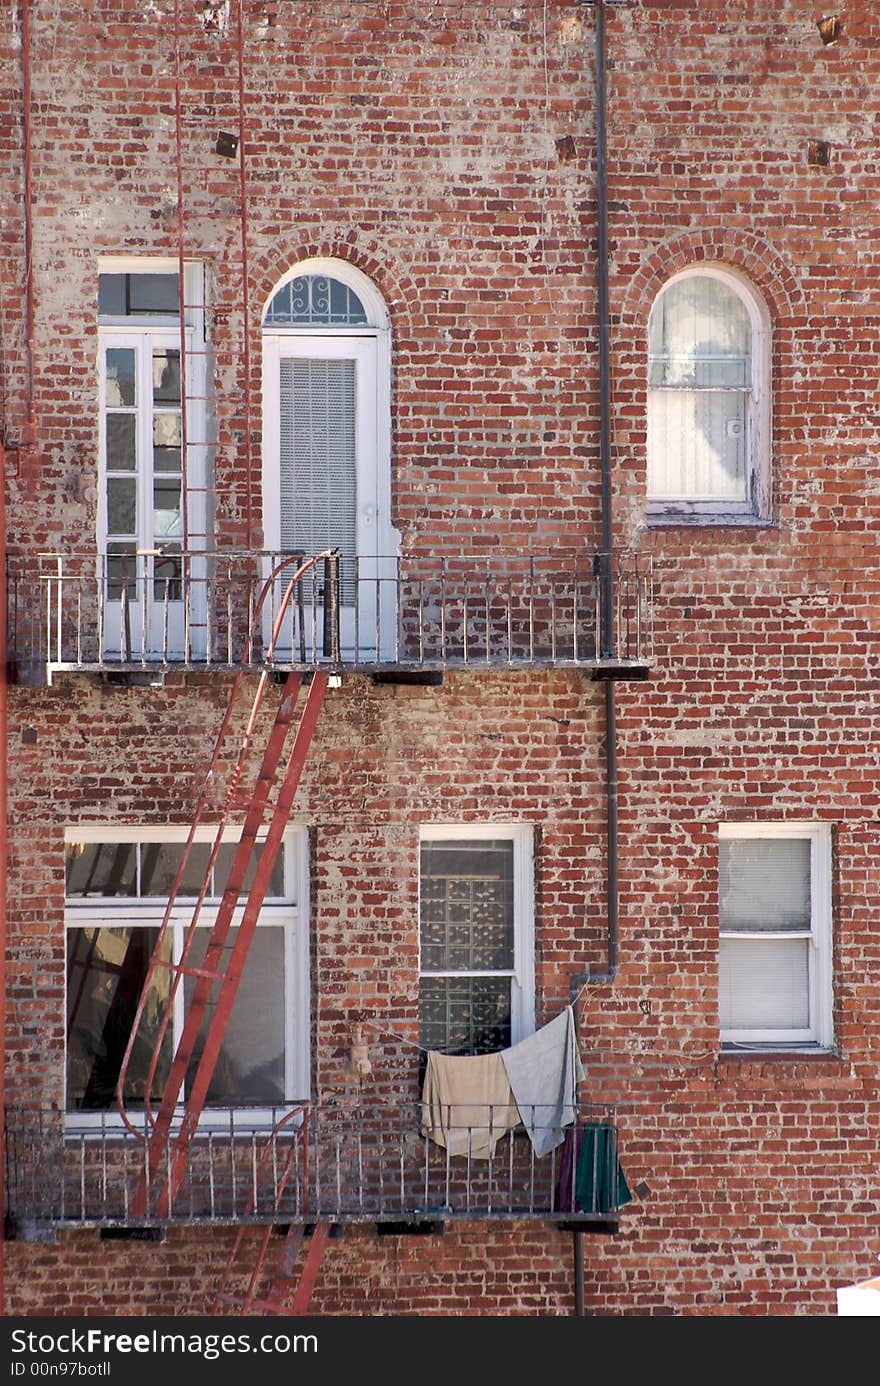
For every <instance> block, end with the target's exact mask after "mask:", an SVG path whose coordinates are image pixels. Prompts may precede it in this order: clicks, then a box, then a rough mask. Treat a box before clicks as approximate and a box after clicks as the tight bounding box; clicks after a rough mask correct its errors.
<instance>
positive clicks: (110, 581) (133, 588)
mask: <svg viewBox="0 0 880 1386" xmlns="http://www.w3.org/2000/svg"><path fill="white" fill-rule="evenodd" d="M123 587H124V588H125V589H126V596H127V597H128V600H129V601H130V602H136V601H138V600H139V597H140V592H139V590H138V581H137V557H136V555H135V546H134V544H133V543H132V544H108V545H107V598H108V600H109V601H111V602H118V601H119V600H120V599H121V597H122V589H123Z"/></svg>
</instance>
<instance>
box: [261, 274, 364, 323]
mask: <svg viewBox="0 0 880 1386" xmlns="http://www.w3.org/2000/svg"><path fill="white" fill-rule="evenodd" d="M366 321H367V315H366V313H365V312H364V306H363V304H362V303H361V301H360V299H359V298H358V296H357V294H356V293H355V292H354V290H353V289H350V288H349V287H348V285H347V284H342V283H340V281H339V280H337V279H329V278H328V277H327V276H326V275H323V274H303V275H300V276H298V277H297V278H296V279H292V280H290V281H289V283H287V284H284V285H283V286H282V287H281V288H280V289H279V290H278V292H277V293H276V294H275V296H274V297H273V299H272V302H271V303H270V304H269V307H268V309H267V310H266V325H267V326H272V325H273V324H275V325H279V324H283V325H286V326H292V325H294V324H296V325H299V326H306V325H314V326H324V327H330V326H355V325H363V324H365V323H366Z"/></svg>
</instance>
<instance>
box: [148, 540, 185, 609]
mask: <svg viewBox="0 0 880 1386" xmlns="http://www.w3.org/2000/svg"><path fill="white" fill-rule="evenodd" d="M153 596H154V597H155V599H156V601H157V602H164V601H166V600H167V601H169V602H179V601H180V600H181V599H182V597H183V560H182V558H181V557H180V550H179V549H177V548H174V547H171V548H166V549H165V551H164V553H163V554H162V555H161V557H157V558H155V559H154V560H153Z"/></svg>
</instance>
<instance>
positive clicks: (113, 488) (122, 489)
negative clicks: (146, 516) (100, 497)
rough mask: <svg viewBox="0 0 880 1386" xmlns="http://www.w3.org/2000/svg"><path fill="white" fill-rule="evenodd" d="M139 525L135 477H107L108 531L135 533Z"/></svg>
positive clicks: (111, 532) (112, 532) (110, 532)
mask: <svg viewBox="0 0 880 1386" xmlns="http://www.w3.org/2000/svg"><path fill="white" fill-rule="evenodd" d="M136 527H137V493H136V490H135V481H134V477H121V476H111V477H108V478H107V533H108V534H133V533H134V532H135V529H136Z"/></svg>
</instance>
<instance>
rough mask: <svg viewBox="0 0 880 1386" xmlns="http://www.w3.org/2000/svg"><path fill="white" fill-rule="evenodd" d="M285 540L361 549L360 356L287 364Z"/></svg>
mask: <svg viewBox="0 0 880 1386" xmlns="http://www.w3.org/2000/svg"><path fill="white" fill-rule="evenodd" d="M280 369H281V379H280V405H281V546H282V548H283V549H285V550H291V551H293V552H298V551H301V552H303V553H305V554H313V553H320V552H321V551H322V550H323V549H326V548H338V549H339V550H340V552H341V553H342V555H343V557H354V555H355V552H356V514H357V512H356V505H357V468H356V461H357V458H356V437H355V405H356V393H355V392H356V377H355V363H354V361H350V360H349V361H345V360H341V361H334V360H309V359H305V358H302V359H300V358H285V359H283V360H282V361H281V363H280Z"/></svg>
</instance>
